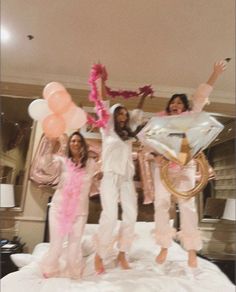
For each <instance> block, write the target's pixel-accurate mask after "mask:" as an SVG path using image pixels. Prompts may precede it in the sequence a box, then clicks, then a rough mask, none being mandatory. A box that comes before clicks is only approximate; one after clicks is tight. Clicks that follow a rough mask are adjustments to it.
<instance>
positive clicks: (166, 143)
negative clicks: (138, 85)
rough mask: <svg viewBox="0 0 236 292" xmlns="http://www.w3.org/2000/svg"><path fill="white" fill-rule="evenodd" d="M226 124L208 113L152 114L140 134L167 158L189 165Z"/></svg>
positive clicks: (154, 149) (150, 146)
mask: <svg viewBox="0 0 236 292" xmlns="http://www.w3.org/2000/svg"><path fill="white" fill-rule="evenodd" d="M223 128H224V126H223V125H222V124H221V123H219V122H218V121H217V120H216V119H215V118H213V117H212V116H210V114H209V113H206V112H200V113H189V112H188V113H183V114H181V115H174V116H164V117H163V116H162V117H158V116H157V117H153V118H151V119H150V120H149V122H148V123H147V124H146V126H145V127H144V128H143V129H142V130H141V131H140V132H139V134H138V138H139V139H140V140H141V142H142V143H143V144H144V145H146V146H148V147H149V148H151V149H152V150H153V151H155V152H158V153H159V154H161V155H163V156H164V157H165V158H167V159H168V160H171V161H173V162H176V163H179V164H181V165H186V164H187V163H188V162H189V161H190V160H191V159H192V158H193V157H194V156H195V155H197V154H198V153H199V152H201V151H203V150H204V149H206V148H207V147H208V146H209V145H210V144H211V142H213V141H214V140H215V138H216V137H217V136H218V134H219V133H220V132H221V131H222V130H223Z"/></svg>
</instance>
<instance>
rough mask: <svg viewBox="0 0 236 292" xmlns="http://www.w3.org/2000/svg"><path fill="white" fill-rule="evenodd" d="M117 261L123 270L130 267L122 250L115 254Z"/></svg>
mask: <svg viewBox="0 0 236 292" xmlns="http://www.w3.org/2000/svg"><path fill="white" fill-rule="evenodd" d="M117 263H118V264H119V265H120V266H121V268H122V269H123V270H129V269H130V266H129V263H128V261H127V260H126V257H125V253H124V252H119V254H118V256H117Z"/></svg>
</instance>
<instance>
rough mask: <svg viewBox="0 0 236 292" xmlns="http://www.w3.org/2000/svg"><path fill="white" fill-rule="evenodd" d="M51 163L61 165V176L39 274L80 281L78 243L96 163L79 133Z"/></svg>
mask: <svg viewBox="0 0 236 292" xmlns="http://www.w3.org/2000/svg"><path fill="white" fill-rule="evenodd" d="M54 161H55V162H56V161H57V162H58V161H59V162H60V167H61V175H60V182H59V184H58V187H57V190H56V192H55V193H54V196H53V199H52V202H51V206H50V211H49V228H50V247H49V250H48V252H47V253H46V254H45V256H44V257H43V260H42V262H41V263H40V265H41V270H42V272H43V276H44V277H45V278H50V277H69V278H72V279H79V278H80V277H81V274H82V270H83V263H82V254H81V239H82V236H83V232H84V227H85V224H86V222H87V217H88V197H89V191H90V186H91V182H92V178H93V176H94V174H95V173H96V162H95V160H94V159H92V158H89V157H88V148H87V144H86V142H85V139H84V137H83V136H82V135H81V134H80V133H79V132H74V133H72V134H71V136H70V137H69V140H68V145H67V155H66V157H63V156H57V157H54ZM66 240H67V243H66V247H65V248H63V246H64V244H65V241H66Z"/></svg>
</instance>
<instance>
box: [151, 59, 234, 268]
mask: <svg viewBox="0 0 236 292" xmlns="http://www.w3.org/2000/svg"><path fill="white" fill-rule="evenodd" d="M228 61H229V59H227V60H223V61H220V62H216V63H215V64H214V67H213V72H212V74H211V75H210V77H209V79H208V81H207V82H206V83H203V84H201V85H200V86H199V87H198V88H197V90H196V92H195V93H194V94H193V107H192V109H191V108H190V104H189V100H188V98H187V96H186V95H185V94H178V93H176V94H174V95H173V96H172V97H171V98H170V100H169V101H168V103H167V106H166V109H165V111H164V112H162V113H160V116H172V115H181V114H186V113H191V112H201V111H202V109H203V107H204V105H206V104H207V103H208V102H209V101H208V96H209V95H210V93H211V92H212V90H213V85H214V83H215V82H216V80H217V78H218V77H219V76H220V75H221V74H222V73H223V72H224V70H225V69H226V64H227V62H228ZM153 159H154V160H155V163H154V170H153V178H154V190H155V199H154V206H155V238H156V243H157V244H158V245H159V246H160V252H159V254H158V255H157V256H156V262H157V263H158V264H163V263H164V262H165V261H166V258H167V255H168V248H169V247H170V246H171V242H172V238H173V237H175V236H176V230H175V229H174V228H172V227H171V226H170V224H169V209H170V206H171V194H170V192H169V191H168V190H167V189H166V187H165V186H164V184H163V182H162V180H161V178H160V169H161V167H162V160H163V159H165V158H163V156H160V155H158V154H157V155H156V154H155V153H154V155H153ZM168 173H169V177H171V178H175V180H176V183H177V186H178V188H179V189H180V190H182V191H185V190H189V189H192V188H193V187H194V186H195V177H196V163H195V161H194V160H193V159H192V160H191V161H190V162H188V163H187V164H186V165H184V166H180V165H178V164H177V163H171V164H170V166H169V168H168ZM178 204H179V210H180V221H181V226H180V231H179V232H178V233H177V237H178V238H179V239H180V242H181V244H182V246H183V248H184V249H185V250H186V251H187V253H188V266H189V267H191V268H195V267H197V256H196V251H198V250H200V249H201V248H202V241H201V237H200V233H199V231H198V215H197V211H196V207H195V200H194V197H192V198H190V199H182V198H178Z"/></svg>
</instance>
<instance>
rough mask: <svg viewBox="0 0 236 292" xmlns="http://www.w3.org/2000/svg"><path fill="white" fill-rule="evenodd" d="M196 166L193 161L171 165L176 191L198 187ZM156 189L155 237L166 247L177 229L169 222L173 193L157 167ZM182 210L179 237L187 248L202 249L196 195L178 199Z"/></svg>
mask: <svg viewBox="0 0 236 292" xmlns="http://www.w3.org/2000/svg"><path fill="white" fill-rule="evenodd" d="M195 172H196V165H195V163H194V162H193V161H190V162H189V164H188V165H186V166H184V167H180V166H177V165H176V166H175V167H170V168H169V176H170V177H171V178H174V179H175V182H176V183H175V185H176V188H177V190H181V191H186V190H190V189H192V188H193V187H194V186H195ZM154 188H155V201H154V206H155V237H156V242H157V244H159V245H160V246H161V247H163V248H168V247H169V246H170V245H171V242H172V238H173V237H175V235H176V231H175V229H174V228H172V227H171V226H170V224H169V220H170V216H169V209H170V206H171V194H170V193H169V192H168V191H167V189H166V188H165V186H164V185H163V183H162V181H161V178H160V169H159V167H158V166H157V165H155V166H154ZM178 205H179V211H180V231H179V232H178V233H177V237H178V238H179V239H180V241H181V244H182V246H183V248H184V249H186V250H192V249H193V250H199V249H201V247H202V242H201V238H200V232H199V231H198V215H197V210H196V206H195V198H194V197H192V198H190V199H188V200H186V199H182V198H179V199H178Z"/></svg>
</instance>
